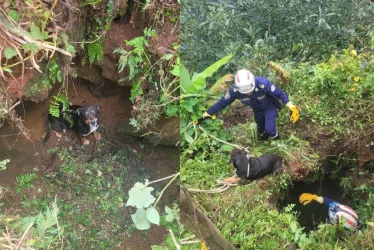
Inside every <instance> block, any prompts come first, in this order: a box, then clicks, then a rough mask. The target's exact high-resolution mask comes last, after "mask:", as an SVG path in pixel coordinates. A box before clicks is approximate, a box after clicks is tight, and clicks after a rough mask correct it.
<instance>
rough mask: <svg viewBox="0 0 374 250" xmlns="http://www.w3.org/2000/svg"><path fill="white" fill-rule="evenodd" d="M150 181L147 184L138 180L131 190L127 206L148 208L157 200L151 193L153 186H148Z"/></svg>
mask: <svg viewBox="0 0 374 250" xmlns="http://www.w3.org/2000/svg"><path fill="white" fill-rule="evenodd" d="M147 185H148V181H146V182H145V184H143V183H140V182H137V183H135V185H134V187H133V188H131V189H130V191H129V200H128V201H127V203H126V206H133V207H136V208H143V207H144V208H147V207H149V206H150V205H152V204H153V202H154V201H155V200H156V198H155V197H153V195H152V194H151V192H152V191H153V189H154V188H153V187H148V186H147Z"/></svg>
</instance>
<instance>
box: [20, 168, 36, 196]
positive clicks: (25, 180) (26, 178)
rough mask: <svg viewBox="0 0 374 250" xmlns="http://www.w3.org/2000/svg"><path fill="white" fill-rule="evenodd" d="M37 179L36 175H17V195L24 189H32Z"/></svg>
mask: <svg viewBox="0 0 374 250" xmlns="http://www.w3.org/2000/svg"><path fill="white" fill-rule="evenodd" d="M36 178H37V175H36V174H34V173H30V174H23V175H17V176H16V181H17V185H18V187H17V193H20V192H21V191H22V189H24V188H30V187H31V183H32V182H33V181H34V180H35V179H36Z"/></svg>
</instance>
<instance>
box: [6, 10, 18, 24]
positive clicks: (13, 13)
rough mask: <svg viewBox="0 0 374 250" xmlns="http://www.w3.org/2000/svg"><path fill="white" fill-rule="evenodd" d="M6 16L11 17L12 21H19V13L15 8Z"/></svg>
mask: <svg viewBox="0 0 374 250" xmlns="http://www.w3.org/2000/svg"><path fill="white" fill-rule="evenodd" d="M8 16H10V18H12V19H13V21H15V22H18V21H19V14H18V11H16V10H10V11H9V12H8Z"/></svg>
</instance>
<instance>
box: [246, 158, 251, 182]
mask: <svg viewBox="0 0 374 250" xmlns="http://www.w3.org/2000/svg"><path fill="white" fill-rule="evenodd" d="M250 167H251V165H250V164H249V159H248V167H247V178H248V176H249V168H250Z"/></svg>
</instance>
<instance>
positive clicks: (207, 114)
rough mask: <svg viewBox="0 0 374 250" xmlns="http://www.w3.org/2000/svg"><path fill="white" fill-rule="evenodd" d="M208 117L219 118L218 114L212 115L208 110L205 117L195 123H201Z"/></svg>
mask: <svg viewBox="0 0 374 250" xmlns="http://www.w3.org/2000/svg"><path fill="white" fill-rule="evenodd" d="M207 117H210V118H212V120H215V119H216V118H217V116H216V115H210V114H209V113H208V112H204V114H203V117H202V118H200V119H199V120H197V121H196V122H194V123H195V125H197V124H201V123H202V122H203V121H204V120H205V119H206V118H207Z"/></svg>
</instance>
